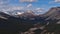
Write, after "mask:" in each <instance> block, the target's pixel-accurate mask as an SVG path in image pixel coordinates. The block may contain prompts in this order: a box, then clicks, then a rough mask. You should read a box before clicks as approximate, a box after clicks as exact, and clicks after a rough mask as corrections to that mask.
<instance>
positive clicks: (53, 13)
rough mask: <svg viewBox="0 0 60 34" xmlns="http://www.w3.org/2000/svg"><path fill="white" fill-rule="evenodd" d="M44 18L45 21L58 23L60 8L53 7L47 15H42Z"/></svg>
mask: <svg viewBox="0 0 60 34" xmlns="http://www.w3.org/2000/svg"><path fill="white" fill-rule="evenodd" d="M44 17H46V19H45V20H49V21H50V22H52V21H53V22H58V21H59V22H60V7H53V8H51V9H50V10H49V11H48V12H47V13H45V14H44Z"/></svg>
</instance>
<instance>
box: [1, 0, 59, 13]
mask: <svg viewBox="0 0 60 34" xmlns="http://www.w3.org/2000/svg"><path fill="white" fill-rule="evenodd" d="M7 6H8V7H7ZM58 6H59V7H60V0H28V1H27V0H0V9H1V8H2V9H4V8H3V7H6V8H9V10H13V9H11V8H14V10H15V7H19V8H18V9H20V10H23V9H24V10H27V9H30V10H36V9H37V10H41V9H42V10H44V11H41V12H42V13H44V12H46V11H48V10H49V9H50V8H52V7H58ZM20 7H21V8H22V9H21V8H20ZM6 8H5V9H6ZM16 9H17V8H16ZM3 11H4V10H3Z"/></svg>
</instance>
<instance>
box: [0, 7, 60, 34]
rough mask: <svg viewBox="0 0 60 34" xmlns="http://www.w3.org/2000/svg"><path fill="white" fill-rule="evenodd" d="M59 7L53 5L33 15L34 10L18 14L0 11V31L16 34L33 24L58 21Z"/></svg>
mask: <svg viewBox="0 0 60 34" xmlns="http://www.w3.org/2000/svg"><path fill="white" fill-rule="evenodd" d="M59 14H60V7H53V8H51V9H50V10H49V11H48V12H47V13H45V14H42V15H35V14H34V12H24V13H22V14H18V15H14V16H13V15H8V14H6V13H3V12H0V33H3V32H4V33H6V34H16V32H18V31H23V32H24V31H26V30H28V29H29V28H31V27H33V25H34V24H37V23H40V24H41V25H42V26H43V25H45V24H47V22H49V24H56V23H60V15H59Z"/></svg>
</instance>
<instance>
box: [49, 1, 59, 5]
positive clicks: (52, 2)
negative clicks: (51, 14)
mask: <svg viewBox="0 0 60 34" xmlns="http://www.w3.org/2000/svg"><path fill="white" fill-rule="evenodd" d="M54 3H57V4H60V0H54V1H51V2H49V4H54Z"/></svg>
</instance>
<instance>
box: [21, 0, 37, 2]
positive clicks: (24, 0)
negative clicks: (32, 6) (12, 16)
mask: <svg viewBox="0 0 60 34" xmlns="http://www.w3.org/2000/svg"><path fill="white" fill-rule="evenodd" d="M36 1H37V0H20V2H36Z"/></svg>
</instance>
